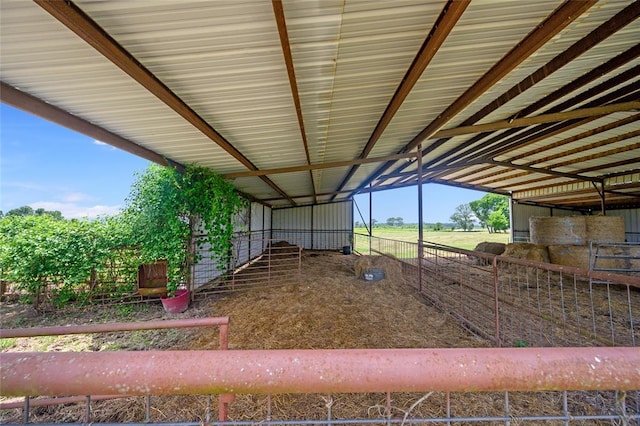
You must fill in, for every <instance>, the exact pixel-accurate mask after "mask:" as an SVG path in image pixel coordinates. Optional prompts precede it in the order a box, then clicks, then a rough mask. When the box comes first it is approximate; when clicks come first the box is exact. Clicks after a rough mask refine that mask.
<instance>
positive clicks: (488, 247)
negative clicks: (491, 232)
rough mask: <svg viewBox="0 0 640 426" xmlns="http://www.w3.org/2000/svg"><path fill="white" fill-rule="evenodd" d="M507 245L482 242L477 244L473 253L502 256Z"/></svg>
mask: <svg viewBox="0 0 640 426" xmlns="http://www.w3.org/2000/svg"><path fill="white" fill-rule="evenodd" d="M506 248H507V245H506V244H504V243H492V242H488V241H483V242H481V243H478V245H477V246H476V248H474V249H473V251H479V252H481V253H489V254H502V253H504V251H505V249H506Z"/></svg>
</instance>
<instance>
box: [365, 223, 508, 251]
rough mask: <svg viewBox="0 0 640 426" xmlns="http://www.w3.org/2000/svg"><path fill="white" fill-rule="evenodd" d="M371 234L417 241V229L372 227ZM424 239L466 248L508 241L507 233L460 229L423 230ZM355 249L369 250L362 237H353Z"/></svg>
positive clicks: (470, 248) (471, 248)
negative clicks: (484, 243)
mask: <svg viewBox="0 0 640 426" xmlns="http://www.w3.org/2000/svg"><path fill="white" fill-rule="evenodd" d="M354 232H355V233H357V234H367V230H366V229H365V228H355V229H354ZM373 236H374V237H380V238H388V239H392V240H399V241H409V242H413V243H415V242H417V241H418V230H417V229H401V228H398V229H394V228H373ZM424 240H425V241H428V242H432V243H438V244H444V245H447V246H451V247H458V248H462V249H466V250H473V249H474V248H475V246H476V245H478V243H481V242H483V241H490V242H495V243H505V244H506V243H508V242H509V233H508V232H506V233H493V234H490V233H489V232H487V231H486V230H480V229H478V230H473V231H468V232H465V231H461V230H455V231H452V230H450V229H447V230H443V231H433V230H430V229H429V230H427V229H425V230H424ZM355 242H356V244H357V245H356V246H355V250H357V251H359V252H360V253H365V252H367V251H368V250H369V246H368V245H365V243H364V242H365V239H364V238H356V239H355Z"/></svg>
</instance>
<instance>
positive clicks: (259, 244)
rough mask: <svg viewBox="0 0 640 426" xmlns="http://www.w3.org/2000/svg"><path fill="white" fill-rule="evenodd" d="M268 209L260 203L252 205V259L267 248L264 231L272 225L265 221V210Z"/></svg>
mask: <svg viewBox="0 0 640 426" xmlns="http://www.w3.org/2000/svg"><path fill="white" fill-rule="evenodd" d="M267 208H268V207H266V206H264V205H262V204H260V203H251V229H250V231H251V232H250V238H251V248H250V251H251V258H252V259H253V258H255V257H257V256H259V255H260V254H262V252H264V249H265V248H266V244H267V243H266V242H265V241H264V239H265V237H264V229H265V228H266V227H268V226H270V225H271V224H270V223H266V222H265V220H264V216H265V209H267Z"/></svg>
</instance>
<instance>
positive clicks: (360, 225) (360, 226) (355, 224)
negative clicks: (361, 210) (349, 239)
mask: <svg viewBox="0 0 640 426" xmlns="http://www.w3.org/2000/svg"><path fill="white" fill-rule="evenodd" d="M353 227H354V228H362V227H363V226H362V224H361V223H360V221H358V220H356V223H354V224H353Z"/></svg>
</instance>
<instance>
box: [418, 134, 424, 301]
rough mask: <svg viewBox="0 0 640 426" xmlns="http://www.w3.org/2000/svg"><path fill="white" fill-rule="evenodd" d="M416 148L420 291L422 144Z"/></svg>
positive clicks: (420, 276)
mask: <svg viewBox="0 0 640 426" xmlns="http://www.w3.org/2000/svg"><path fill="white" fill-rule="evenodd" d="M416 149H417V150H418V290H419V291H420V292H422V249H423V247H422V241H423V240H424V231H423V229H422V222H423V221H422V144H421V143H419V144H418V146H417V147H416Z"/></svg>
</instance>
